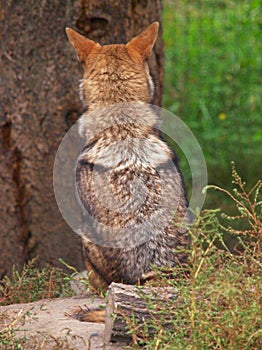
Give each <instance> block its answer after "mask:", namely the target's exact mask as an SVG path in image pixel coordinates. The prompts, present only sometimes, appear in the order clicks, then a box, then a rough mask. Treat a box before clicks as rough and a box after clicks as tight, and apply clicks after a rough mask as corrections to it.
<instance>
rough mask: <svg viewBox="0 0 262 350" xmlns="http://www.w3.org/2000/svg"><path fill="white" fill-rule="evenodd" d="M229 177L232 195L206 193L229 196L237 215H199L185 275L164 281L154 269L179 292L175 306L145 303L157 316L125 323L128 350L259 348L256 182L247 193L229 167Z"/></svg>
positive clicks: (261, 287) (261, 278)
mask: <svg viewBox="0 0 262 350" xmlns="http://www.w3.org/2000/svg"><path fill="white" fill-rule="evenodd" d="M232 175H233V181H232V182H233V185H234V187H235V189H233V191H232V193H231V192H230V191H228V190H224V189H222V188H219V187H217V186H215V187H214V186H209V187H208V189H211V188H215V189H216V190H219V191H222V192H223V193H225V194H226V195H228V196H229V197H230V198H231V199H232V201H233V203H234V205H235V206H236V210H238V212H239V213H240V215H235V216H228V215H227V214H223V213H221V210H220V209H217V210H204V211H203V212H202V213H201V215H200V216H199V217H198V218H197V220H196V221H195V223H194V225H193V226H192V227H191V228H190V234H191V239H192V244H191V248H190V250H189V256H190V259H189V266H188V273H183V270H181V267H177V268H175V269H173V271H172V275H173V278H167V277H166V275H165V273H163V271H161V270H159V269H158V272H159V273H158V280H157V281H156V282H154V283H156V284H158V285H159V286H162V287H164V286H171V287H173V288H174V290H175V291H178V297H177V302H174V301H165V302H164V303H163V302H162V303H161V300H159V302H155V303H150V300H146V301H147V307H148V310H149V312H151V314H152V315H158V316H159V317H155V316H154V317H152V320H151V321H150V322H151V323H150V324H149V323H147V325H146V326H145V325H143V324H141V323H139V322H137V320H132V322H129V324H128V325H129V328H130V330H129V332H130V334H132V339H133V341H134V344H133V345H132V348H139V346H141V344H143V348H144V349H154V350H155V349H170V350H171V349H172V350H179V349H188V350H199V349H201V350H202V349H220V350H232V349H233V350H234V349H236V350H238V349H241V350H257V349H261V348H262V318H261V315H262V298H261V295H262V273H261V271H262V249H261V246H262V235H261V181H258V182H257V184H256V185H255V186H253V187H252V188H251V189H250V190H247V188H246V184H245V183H244V182H243V181H242V179H241V177H240V176H239V175H238V173H237V171H236V169H235V165H234V164H232ZM221 218H223V220H229V221H230V223H231V222H233V223H234V224H237V223H238V222H239V221H240V222H242V220H246V223H245V228H243V230H241V229H240V228H239V227H240V225H236V228H234V227H235V226H234V225H232V226H227V225H225V221H223V223H221ZM247 225H249V228H247V229H246V227H247ZM225 232H229V233H230V235H232V236H234V238H235V240H236V242H237V243H238V244H237V247H236V249H235V251H234V253H232V250H231V249H228V247H227V245H226V244H225V241H224V234H225ZM218 247H220V248H218ZM238 247H241V249H238ZM167 320H168V324H169V326H168V327H166V323H167ZM148 329H153V330H154V337H152V336H151V337H149V335H148ZM136 335H137V337H136Z"/></svg>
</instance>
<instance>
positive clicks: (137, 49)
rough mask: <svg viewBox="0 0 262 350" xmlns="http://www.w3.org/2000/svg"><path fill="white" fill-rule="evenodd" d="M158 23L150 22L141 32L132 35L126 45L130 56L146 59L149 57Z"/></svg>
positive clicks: (155, 37)
mask: <svg viewBox="0 0 262 350" xmlns="http://www.w3.org/2000/svg"><path fill="white" fill-rule="evenodd" d="M158 27H159V23H158V22H154V23H152V24H150V26H148V27H147V28H146V29H145V30H144V31H143V32H142V33H141V34H139V35H137V36H136V37H134V38H133V39H132V40H131V41H129V43H127V44H126V47H127V49H128V51H129V53H130V54H131V56H133V57H136V58H140V60H141V58H142V60H146V59H148V58H149V56H150V54H151V51H152V48H153V46H154V44H155V41H156V39H157V34H158Z"/></svg>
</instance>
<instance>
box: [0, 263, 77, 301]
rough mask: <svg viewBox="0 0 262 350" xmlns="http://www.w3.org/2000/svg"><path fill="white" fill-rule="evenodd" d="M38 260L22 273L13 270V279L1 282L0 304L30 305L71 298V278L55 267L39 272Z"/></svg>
mask: <svg viewBox="0 0 262 350" xmlns="http://www.w3.org/2000/svg"><path fill="white" fill-rule="evenodd" d="M35 263H36V259H33V260H31V261H29V263H28V264H27V265H25V266H24V267H23V269H22V271H21V272H19V271H18V270H16V269H15V267H14V269H13V274H12V277H8V276H5V277H4V278H3V280H2V281H1V282H0V304H1V305H8V304H15V303H28V302H33V301H36V300H40V299H45V298H57V297H62V296H71V295H73V294H74V293H73V291H72V289H71V286H70V281H71V278H70V276H69V275H68V274H66V273H65V272H64V271H63V270H61V269H58V268H53V267H47V268H43V269H42V270H39V269H37V268H36V267H35Z"/></svg>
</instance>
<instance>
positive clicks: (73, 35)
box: [66, 28, 100, 63]
mask: <svg viewBox="0 0 262 350" xmlns="http://www.w3.org/2000/svg"><path fill="white" fill-rule="evenodd" d="M66 34H67V37H68V39H69V41H70V43H71V44H72V45H73V47H74V49H75V50H76V53H77V56H78V59H79V61H80V62H81V63H83V62H85V61H86V59H87V57H88V55H89V54H90V52H91V51H92V50H93V48H94V47H95V46H96V47H100V45H99V44H98V43H95V42H94V41H92V40H90V39H87V38H85V37H84V36H83V35H80V34H78V33H77V32H76V31H74V30H73V29H71V28H66Z"/></svg>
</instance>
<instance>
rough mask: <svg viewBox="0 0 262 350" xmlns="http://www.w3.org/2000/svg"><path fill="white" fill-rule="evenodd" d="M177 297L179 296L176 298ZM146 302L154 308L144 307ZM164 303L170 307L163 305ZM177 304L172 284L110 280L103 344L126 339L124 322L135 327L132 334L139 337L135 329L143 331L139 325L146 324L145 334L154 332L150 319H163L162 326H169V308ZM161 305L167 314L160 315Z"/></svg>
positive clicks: (127, 340) (127, 334)
mask: <svg viewBox="0 0 262 350" xmlns="http://www.w3.org/2000/svg"><path fill="white" fill-rule="evenodd" d="M180 299H181V297H180ZM148 302H150V304H151V305H154V309H155V310H152V309H151V310H150V309H149V308H148ZM167 303H170V304H171V305H172V306H171V307H170V308H167ZM177 303H180V304H181V300H179V297H178V292H177V290H175V288H172V287H150V288H149V287H143V288H139V287H138V286H131V285H125V284H120V283H112V284H111V285H110V287H109V295H108V302H107V305H106V320H105V344H106V345H108V344H109V343H110V341H111V340H112V339H113V340H118V341H120V340H121V341H125V342H130V340H131V336H130V333H129V332H128V325H129V324H130V322H132V325H133V328H135V329H136V336H138V337H139V331H141V332H143V325H144V324H146V325H147V332H148V336H152V335H153V334H154V332H155V329H154V328H153V327H150V321H152V320H160V319H162V320H163V319H164V320H165V323H164V324H163V321H162V322H161V324H162V326H164V327H165V328H170V327H172V322H171V323H170V318H171V315H172V309H174V308H175V305H177ZM163 305H165V307H166V309H168V311H169V312H168V314H163V312H159V310H161V309H163Z"/></svg>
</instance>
